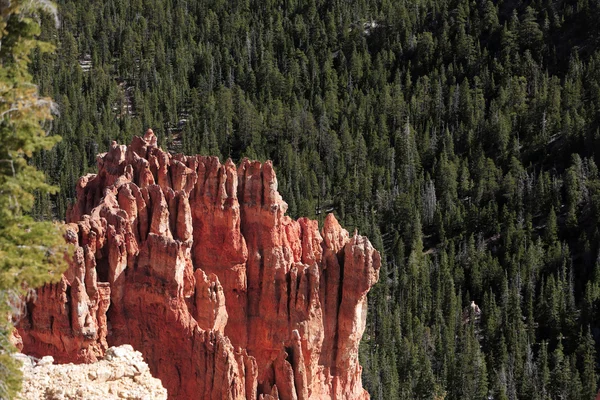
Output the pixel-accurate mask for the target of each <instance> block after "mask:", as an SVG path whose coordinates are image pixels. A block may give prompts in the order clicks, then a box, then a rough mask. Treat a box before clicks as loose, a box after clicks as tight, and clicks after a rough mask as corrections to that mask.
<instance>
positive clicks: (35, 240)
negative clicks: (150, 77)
mask: <svg viewBox="0 0 600 400" xmlns="http://www.w3.org/2000/svg"><path fill="white" fill-rule="evenodd" d="M41 8H46V9H47V10H50V11H53V9H52V6H51V5H50V4H49V3H48V2H45V1H44V2H42V1H40V2H36V1H18V0H17V1H4V2H2V3H1V5H0V43H1V45H2V47H1V48H0V338H1V339H0V365H1V366H2V367H3V368H0V398H12V397H13V396H14V395H15V394H16V392H17V391H18V390H19V388H20V371H19V369H18V368H17V365H16V364H15V361H14V359H12V358H11V356H10V353H12V352H13V351H14V347H13V346H12V344H11V343H10V341H9V340H8V338H9V336H10V335H11V333H12V329H13V327H12V318H16V317H17V316H18V314H19V311H20V310H19V307H18V304H19V299H20V298H21V296H23V295H26V294H27V293H28V292H29V291H30V290H31V289H33V288H35V287H37V286H40V285H42V284H44V283H46V282H51V281H56V280H57V279H60V273H61V272H62V269H63V267H64V254H65V250H66V249H65V245H64V240H63V239H62V235H61V228H60V227H59V226H58V225H57V224H54V223H52V222H38V221H35V220H34V219H33V218H32V217H31V216H30V215H28V214H29V213H30V212H31V211H32V209H33V205H34V194H35V193H36V192H37V193H42V194H44V193H53V192H54V191H55V189H54V188H53V187H52V186H50V185H48V184H46V183H45V177H44V174H43V173H42V172H41V171H38V170H37V169H36V168H35V167H33V166H32V165H30V164H29V162H28V161H29V160H30V159H31V157H32V155H33V153H34V152H37V151H40V150H49V149H50V148H52V147H53V146H54V144H55V143H57V141H58V138H57V137H56V136H48V135H47V134H46V130H45V126H44V125H43V121H48V120H50V119H51V109H52V105H53V103H52V101H51V100H50V99H48V98H43V97H40V96H39V95H38V89H37V87H36V86H34V85H33V84H31V76H30V74H29V72H28V64H29V55H30V53H31V51H32V49H33V48H39V49H40V50H42V51H48V50H50V49H51V47H50V46H49V45H47V44H46V43H43V42H40V41H38V40H36V39H35V38H36V36H38V35H39V33H40V27H39V23H38V22H37V20H36V13H37V12H39V11H40V10H41ZM40 121H42V122H40Z"/></svg>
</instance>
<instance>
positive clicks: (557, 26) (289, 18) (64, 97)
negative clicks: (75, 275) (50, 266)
mask: <svg viewBox="0 0 600 400" xmlns="http://www.w3.org/2000/svg"><path fill="white" fill-rule="evenodd" d="M57 3H58V6H59V7H58V8H59V17H60V25H59V26H58V27H57V26H56V25H55V23H54V19H53V18H52V17H48V18H46V19H45V20H44V23H43V30H42V32H43V34H42V37H41V39H42V40H46V41H50V42H52V43H53V44H54V45H55V46H56V51H55V52H54V53H53V54H51V53H39V52H34V54H33V56H32V60H33V63H32V65H31V73H32V74H33V76H34V79H35V81H36V83H37V84H38V85H39V87H40V91H41V93H42V94H43V95H44V96H49V97H51V98H53V99H55V100H56V101H57V103H58V104H59V110H60V115H59V116H57V117H56V118H55V120H54V122H53V128H52V132H53V133H55V134H58V135H60V136H62V138H63V141H62V142H61V143H60V144H59V145H58V146H57V147H56V148H55V149H53V150H51V151H44V152H40V153H38V154H37V155H36V157H35V159H34V163H35V164H36V166H37V167H39V168H41V169H43V170H44V171H45V172H46V173H47V174H48V176H49V177H50V178H51V180H52V183H54V184H56V185H58V186H59V187H60V189H61V190H60V193H59V194H58V195H51V194H45V195H38V196H37V200H36V204H35V209H34V214H35V216H36V217H37V218H39V219H53V218H63V217H64V215H65V211H66V208H67V206H68V204H69V203H71V202H73V200H74V197H75V182H76V180H77V179H78V178H79V176H81V175H83V174H85V173H88V172H93V171H94V168H95V155H96V154H97V153H99V152H103V151H106V150H107V147H108V145H109V144H110V142H111V141H112V140H117V141H119V142H128V141H129V140H130V139H131V137H132V136H133V135H139V134H141V133H143V131H144V130H145V128H147V127H152V128H153V129H154V131H155V132H156V133H157V134H158V136H159V138H160V141H161V143H162V145H163V147H165V148H168V149H169V150H170V151H172V152H185V153H188V154H193V153H200V154H207V155H218V156H220V157H221V159H222V160H224V159H226V158H228V157H231V158H232V159H233V160H234V161H239V160H240V159H241V158H243V157H250V158H256V159H260V160H265V159H272V160H273V161H274V163H275V166H276V169H277V174H278V178H279V190H280V192H281V193H282V195H283V197H284V199H285V200H286V201H287V202H288V203H289V213H290V214H291V215H292V216H295V217H298V216H309V217H311V218H316V219H319V220H321V221H322V220H323V218H324V216H325V215H326V213H327V212H334V213H335V214H336V216H337V217H338V218H339V219H340V221H341V223H342V224H343V225H344V226H345V227H347V228H348V229H349V230H353V229H355V228H356V229H358V230H359V231H360V232H361V233H362V234H366V235H368V236H369V237H370V238H371V240H372V241H373V242H374V245H375V246H376V247H377V248H378V249H379V250H380V251H381V252H382V256H383V259H384V263H383V264H384V265H383V267H382V273H381V281H380V283H379V284H378V286H377V287H376V288H375V289H374V290H373V291H372V292H371V294H370V295H369V315H368V318H369V321H368V326H367V331H366V332H365V336H364V338H363V342H362V344H361V364H362V365H363V366H364V373H363V380H364V385H365V387H366V388H367V390H368V391H369V392H370V393H371V397H372V398H373V399H432V398H438V399H442V398H444V399H449V400H450V399H456V400H458V399H461V400H463V399H487V398H494V399H593V398H594V396H595V394H596V392H597V384H598V371H599V370H598V360H599V357H598V354H600V353H598V351H597V349H598V344H600V231H599V229H598V227H599V226H600V172H599V169H598V165H599V163H600V24H599V23H598V21H600V3H599V2H598V1H597V0H578V1H565V0H536V1H522V0H500V1H489V0H474V1H469V0H398V1H393V0H356V1H342V0H330V1H324V0H284V1H279V2H278V1H273V0H260V1H255V0H231V1H224V0H204V1H199V0H59V1H58V2H57ZM472 301H474V305H473V306H471V302H472Z"/></svg>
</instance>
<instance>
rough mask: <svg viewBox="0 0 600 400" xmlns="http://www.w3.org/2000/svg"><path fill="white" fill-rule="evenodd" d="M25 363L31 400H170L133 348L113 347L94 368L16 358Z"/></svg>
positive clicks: (25, 392)
mask: <svg viewBox="0 0 600 400" xmlns="http://www.w3.org/2000/svg"><path fill="white" fill-rule="evenodd" d="M15 357H16V358H18V359H20V360H21V362H22V366H21V371H23V389H22V390H21V392H20V393H19V395H18V396H17V398H20V399H27V400H42V399H48V400H67V399H86V400H109V399H130V400H166V399H167V391H166V390H165V388H164V387H163V386H162V384H161V383H160V380H158V379H156V378H153V377H152V375H150V370H149V369H148V365H147V364H146V363H145V362H144V360H143V358H142V354H141V353H140V352H139V351H134V350H133V348H132V347H131V346H129V345H123V346H119V347H111V348H109V349H108V350H107V351H106V355H105V357H104V359H103V360H100V361H99V362H97V363H94V364H80V365H75V364H58V365H55V364H53V363H54V359H53V358H52V357H51V356H45V357H43V358H42V359H41V360H38V359H35V358H34V357H30V356H26V355H24V354H16V355H15Z"/></svg>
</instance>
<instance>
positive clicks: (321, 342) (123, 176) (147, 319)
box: [18, 131, 380, 400]
mask: <svg viewBox="0 0 600 400" xmlns="http://www.w3.org/2000/svg"><path fill="white" fill-rule="evenodd" d="M286 209H287V204H286V203H285V202H284V201H283V200H282V198H281V196H280V195H279V193H278V192H277V179H276V177H275V172H274V170H273V167H272V165H271V163H270V162H266V163H262V164H261V163H260V162H257V161H248V160H244V161H242V163H241V165H240V166H239V167H237V168H236V166H235V165H234V164H233V163H232V162H231V161H227V162H226V163H225V164H224V165H222V164H220V162H219V160H218V159H217V158H216V157H202V156H184V155H179V154H177V155H171V154H169V153H167V152H165V151H163V150H161V149H160V148H159V147H157V142H156V137H155V136H154V134H153V133H152V131H148V132H147V133H146V135H145V136H144V137H143V138H140V137H136V138H134V139H133V142H132V143H131V145H129V146H120V145H117V144H116V143H113V144H112V146H111V149H110V151H109V152H108V153H105V154H102V155H100V156H99V157H98V174H97V175H87V176H84V177H82V178H81V179H80V181H79V183H78V186H77V203H76V204H75V205H74V206H73V207H72V209H70V211H69V213H68V217H67V222H68V225H67V226H68V228H67V233H66V239H67V240H68V241H69V242H71V243H73V244H74V245H75V246H76V251H75V252H74V254H73V256H72V257H71V259H70V263H69V264H70V267H69V270H68V271H67V272H66V273H65V274H64V276H63V277H62V281H61V282H60V283H59V284H55V285H47V286H45V287H43V288H41V289H39V290H38V291H37V296H36V297H35V299H34V300H31V301H30V302H29V303H28V304H27V316H26V317H25V318H24V319H23V320H22V321H21V322H20V325H19V326H18V331H19V334H20V335H21V337H22V341H23V352H25V353H27V354H31V355H34V356H43V355H52V356H54V358H55V359H56V360H57V361H58V362H81V363H85V362H93V361H95V360H97V359H99V358H101V357H102V356H103V355H104V352H105V351H106V349H107V348H108V346H109V345H110V346H116V345H121V344H131V345H132V346H133V347H134V348H135V349H136V350H139V351H141V352H142V353H143V355H144V357H145V359H146V361H147V362H148V365H149V366H150V369H151V371H152V373H153V375H154V376H156V377H158V378H160V379H161V380H162V382H163V385H164V386H165V387H166V388H167V390H168V392H169V397H170V398H172V399H247V400H254V399H282V400H288V399H290V400H291V399H294V400H296V399H297V400H306V399H329V398H331V399H368V398H369V395H368V394H367V392H366V391H365V390H364V389H363V388H362V383H361V371H362V367H361V366H360V365H359V363H358V346H359V342H360V339H361V336H362V334H363V332H364V329H365V320H366V311H367V297H366V296H367V292H368V291H369V289H370V288H371V286H372V285H373V284H375V282H377V280H378V277H379V267H380V256H379V253H378V252H377V251H376V250H375V249H374V248H373V246H372V245H371V243H370V242H369V240H368V239H367V238H365V237H363V236H359V235H357V234H354V235H353V236H350V235H349V234H348V232H347V231H346V230H344V229H343V228H342V227H341V226H340V225H339V224H338V222H337V220H336V219H335V217H334V216H333V215H332V214H330V215H328V216H327V218H326V220H325V223H324V226H323V228H322V230H321V231H319V229H318V224H317V222H316V221H312V220H309V219H307V218H300V219H299V220H297V221H294V220H292V219H291V218H290V217H288V216H286V215H285V212H286Z"/></svg>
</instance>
